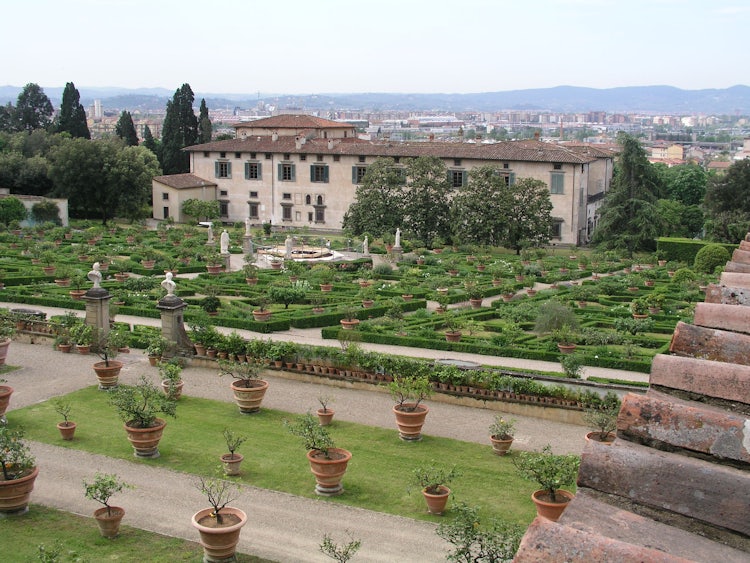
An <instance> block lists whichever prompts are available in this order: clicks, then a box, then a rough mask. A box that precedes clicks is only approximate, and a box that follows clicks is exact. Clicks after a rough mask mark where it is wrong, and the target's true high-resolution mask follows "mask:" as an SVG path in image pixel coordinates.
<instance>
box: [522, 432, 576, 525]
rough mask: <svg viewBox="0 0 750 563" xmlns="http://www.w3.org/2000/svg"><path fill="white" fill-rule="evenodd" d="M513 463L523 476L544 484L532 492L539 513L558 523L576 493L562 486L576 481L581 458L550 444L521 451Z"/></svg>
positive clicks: (532, 498)
mask: <svg viewBox="0 0 750 563" xmlns="http://www.w3.org/2000/svg"><path fill="white" fill-rule="evenodd" d="M513 463H514V464H515V466H516V469H518V472H519V473H520V474H521V476H523V477H525V478H526V479H529V480H530V481H536V482H537V483H538V484H539V486H540V487H541V488H540V489H539V490H537V491H534V493H533V494H532V495H531V500H533V501H534V504H535V505H536V510H537V514H538V515H539V516H543V517H545V518H547V519H549V520H552V521H553V522H556V521H557V519H558V518H560V515H561V514H562V513H563V510H565V507H566V506H567V505H568V503H569V502H570V501H571V500H572V499H573V496H574V495H573V493H571V492H569V491H565V490H563V489H561V488H560V487H562V486H564V485H572V484H573V483H575V480H576V477H577V475H578V466H579V465H580V463H581V458H580V457H578V456H576V455H572V454H565V455H555V454H553V453H552V447H551V446H550V445H549V444H548V445H546V446H544V448H542V451H541V452H521V453H520V455H519V456H518V458H516V459H514V460H513Z"/></svg>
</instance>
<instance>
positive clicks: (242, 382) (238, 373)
mask: <svg viewBox="0 0 750 563" xmlns="http://www.w3.org/2000/svg"><path fill="white" fill-rule="evenodd" d="M219 375H220V376H223V375H229V376H231V377H232V379H233V380H234V381H232V384H231V387H232V393H234V401H235V402H236V403H237V406H238V407H239V409H240V412H241V413H242V414H253V413H256V412H259V411H260V404H261V402H262V401H263V397H264V395H265V394H266V390H267V389H268V382H267V381H264V380H262V379H260V365H258V364H256V363H253V362H231V361H228V360H219Z"/></svg>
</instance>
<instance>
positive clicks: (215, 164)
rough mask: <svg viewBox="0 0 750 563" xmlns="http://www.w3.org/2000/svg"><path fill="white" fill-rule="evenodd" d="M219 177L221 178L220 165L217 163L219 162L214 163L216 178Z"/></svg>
mask: <svg viewBox="0 0 750 563" xmlns="http://www.w3.org/2000/svg"><path fill="white" fill-rule="evenodd" d="M218 177H219V163H218V161H217V162H214V178H218Z"/></svg>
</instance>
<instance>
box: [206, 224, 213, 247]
mask: <svg viewBox="0 0 750 563" xmlns="http://www.w3.org/2000/svg"><path fill="white" fill-rule="evenodd" d="M213 243H214V227H213V225H212V224H211V223H209V224H208V240H207V241H206V244H213Z"/></svg>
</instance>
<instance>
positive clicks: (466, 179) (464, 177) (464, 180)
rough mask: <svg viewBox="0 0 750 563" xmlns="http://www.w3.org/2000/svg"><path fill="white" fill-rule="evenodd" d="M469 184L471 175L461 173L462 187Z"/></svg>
mask: <svg viewBox="0 0 750 563" xmlns="http://www.w3.org/2000/svg"><path fill="white" fill-rule="evenodd" d="M468 182H469V173H468V172H466V171H464V172H462V173H461V185H462V186H465V185H466V184H467V183H468Z"/></svg>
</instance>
